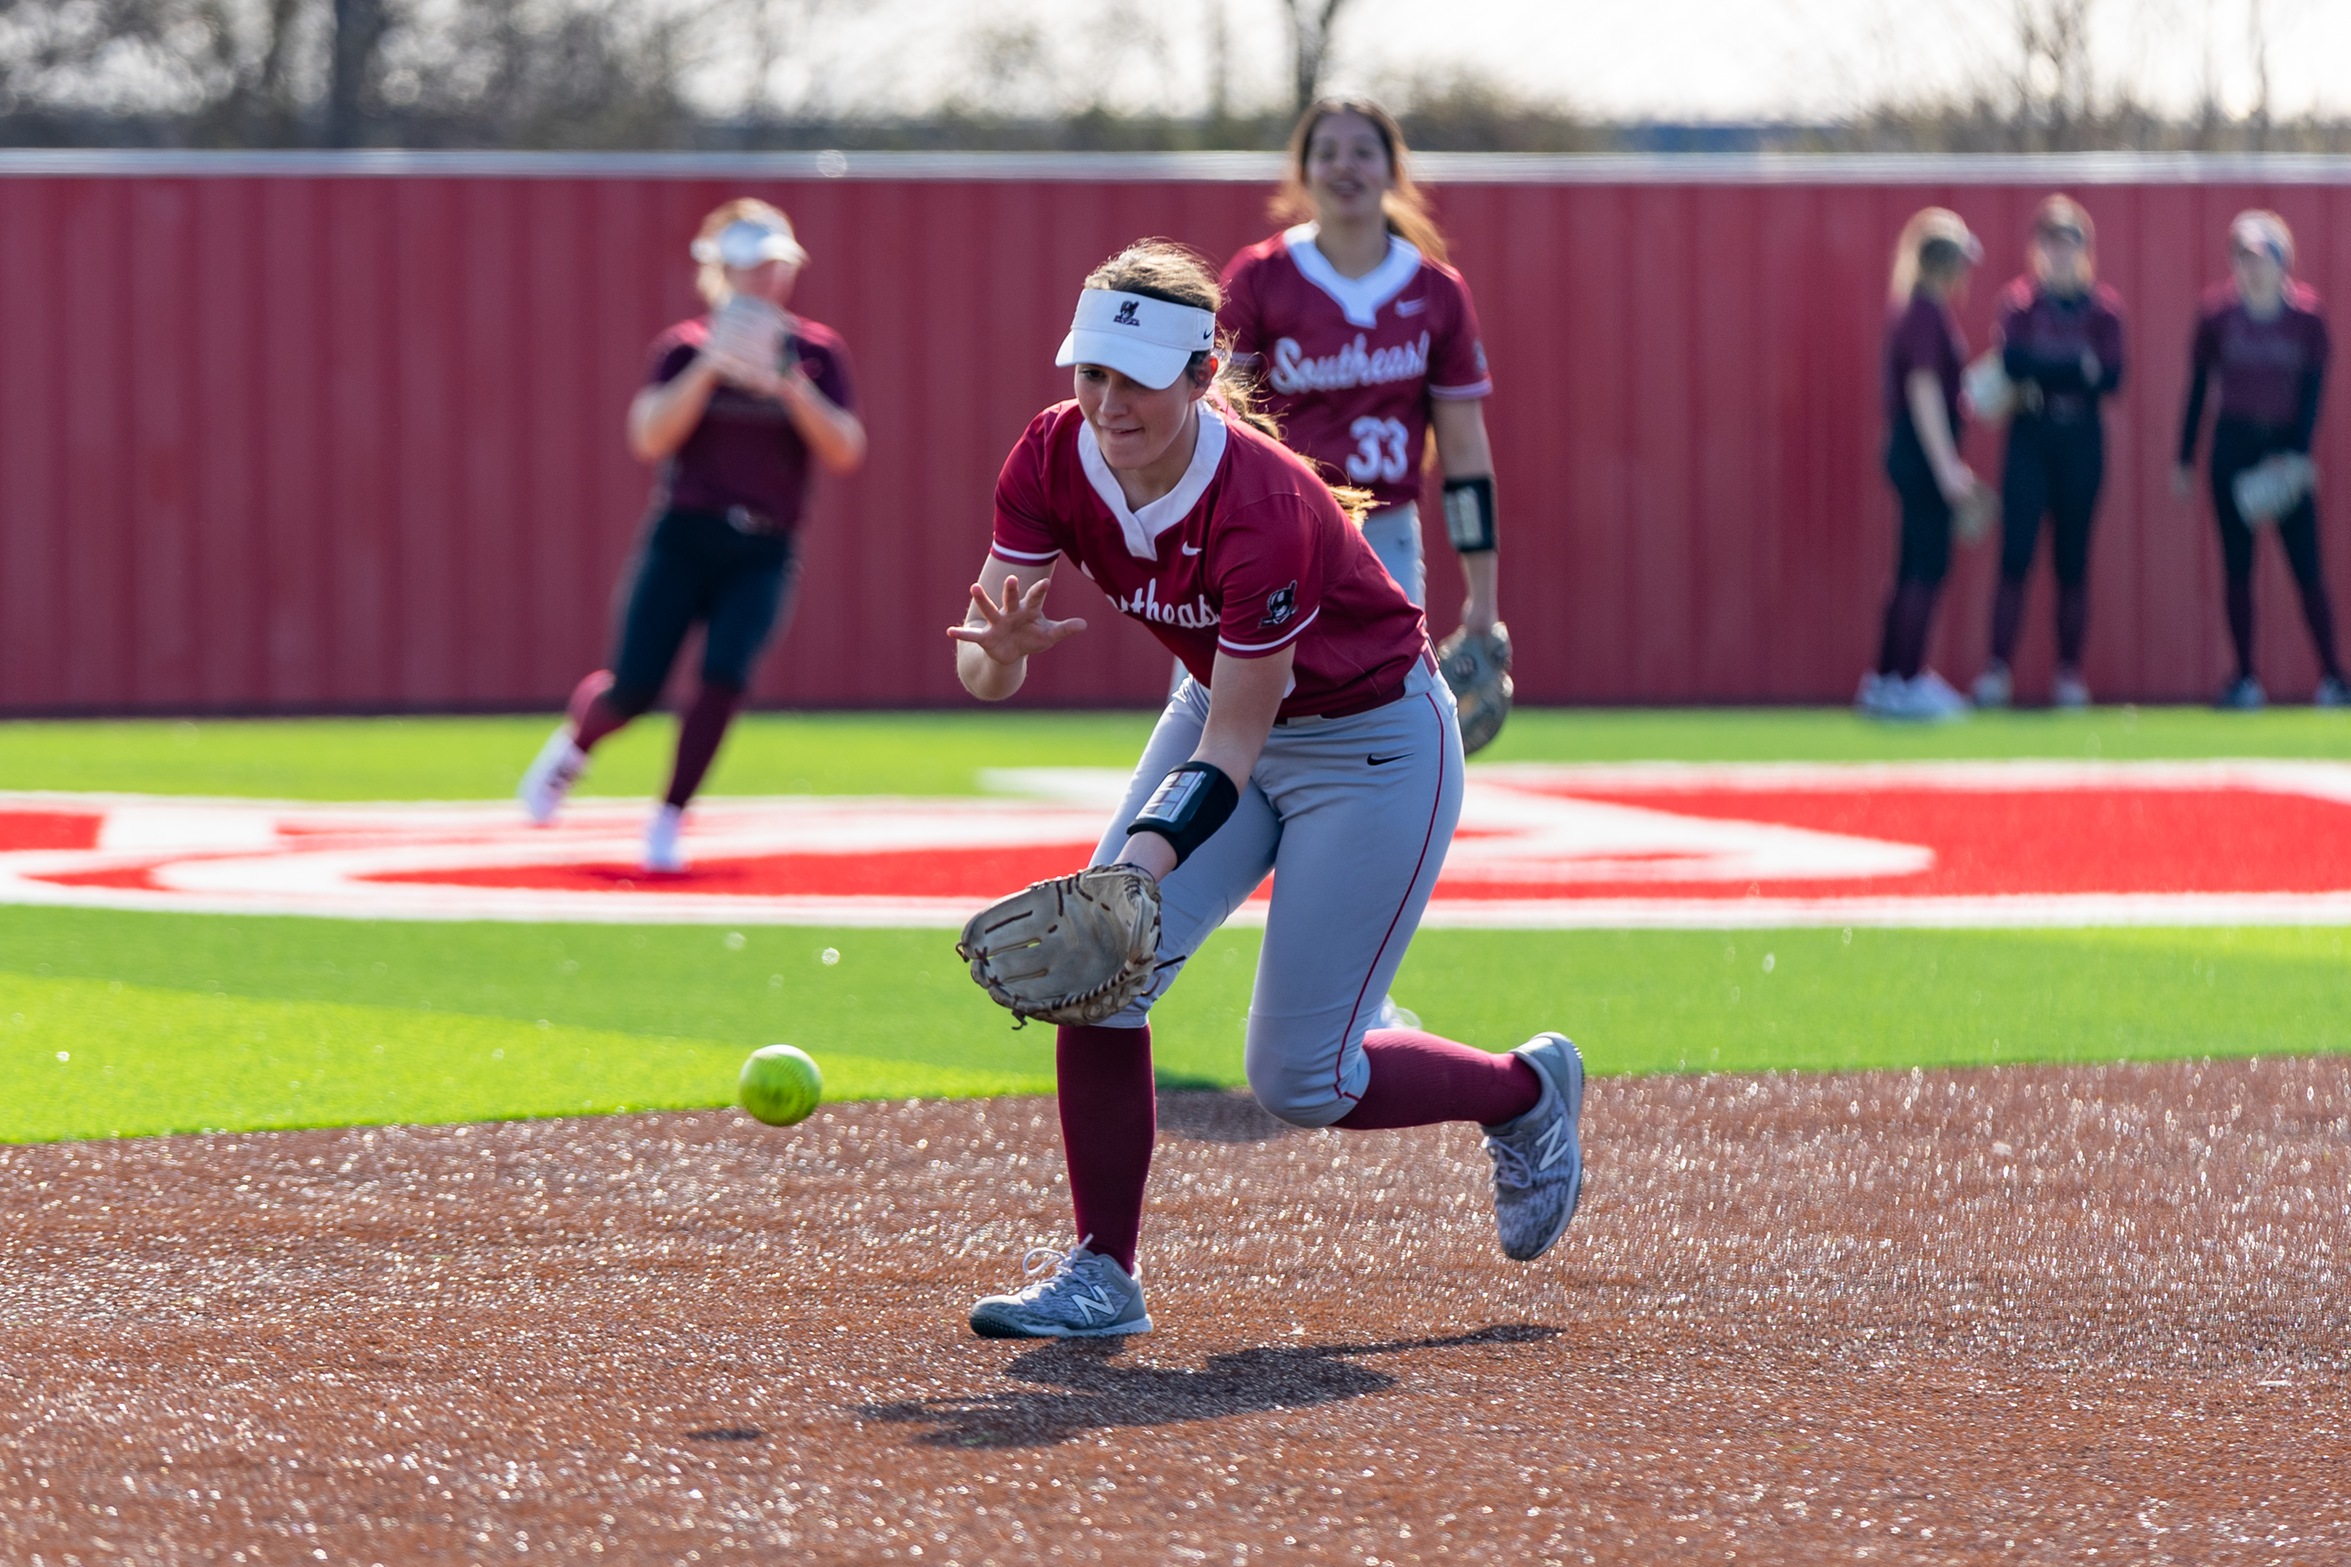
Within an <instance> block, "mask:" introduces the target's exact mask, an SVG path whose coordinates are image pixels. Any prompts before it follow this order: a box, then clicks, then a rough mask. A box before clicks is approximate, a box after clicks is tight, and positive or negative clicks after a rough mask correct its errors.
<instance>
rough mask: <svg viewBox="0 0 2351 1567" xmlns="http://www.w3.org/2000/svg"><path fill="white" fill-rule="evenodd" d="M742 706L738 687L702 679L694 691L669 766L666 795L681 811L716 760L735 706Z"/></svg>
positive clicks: (741, 697)
mask: <svg viewBox="0 0 2351 1567" xmlns="http://www.w3.org/2000/svg"><path fill="white" fill-rule="evenodd" d="M742 705H743V692H742V688H741V687H739V686H725V685H720V684H718V683H716V682H715V681H705V682H703V685H702V689H701V690H699V691H697V692H695V693H694V701H693V705H692V706H690V707H688V708H687V709H686V711H685V713H684V715H683V716H682V717H680V718H679V719H678V756H677V761H676V762H675V763H674V764H672V766H671V767H670V771H669V794H668V795H667V796H666V798H667V799H668V801H669V803H670V804H672V805H674V806H676V807H677V808H678V809H679V810H681V811H682V810H684V809H685V808H686V802H687V801H688V800H691V799H692V798H694V791H695V790H697V789H699V788H701V787H702V775H703V774H704V773H707V772H709V771H710V764H711V763H712V762H713V761H715V760H716V759H717V757H718V743H719V742H720V741H721V740H724V739H725V738H726V737H727V725H729V724H731V723H733V722H734V721H735V709H736V708H738V707H741V706H742Z"/></svg>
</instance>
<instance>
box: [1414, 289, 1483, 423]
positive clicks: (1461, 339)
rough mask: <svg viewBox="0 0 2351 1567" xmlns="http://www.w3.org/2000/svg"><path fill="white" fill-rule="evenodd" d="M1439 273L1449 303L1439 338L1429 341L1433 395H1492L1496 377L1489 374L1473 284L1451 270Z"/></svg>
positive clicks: (1430, 383) (1430, 379)
mask: <svg viewBox="0 0 2351 1567" xmlns="http://www.w3.org/2000/svg"><path fill="white" fill-rule="evenodd" d="M1438 276H1440V277H1442V278H1443V279H1444V280H1445V284H1446V287H1445V290H1444V292H1445V296H1446V305H1445V309H1444V316H1443V319H1442V320H1441V321H1439V322H1438V323H1437V325H1438V328H1439V331H1438V333H1437V335H1436V340H1435V341H1433V342H1431V343H1430V344H1429V395H1430V396H1431V397H1443V398H1464V399H1466V398H1472V397H1486V396H1489V395H1491V394H1492V392H1493V390H1494V379H1493V377H1492V376H1490V375H1488V374H1487V373H1486V345H1485V340H1484V339H1483V338H1482V337H1480V336H1479V334H1478V312H1477V306H1475V305H1474V304H1472V303H1470V298H1469V285H1468V284H1467V283H1464V282H1463V281H1461V279H1460V278H1458V277H1455V276H1454V275H1452V274H1451V273H1439V274H1438ZM1431 314H1435V312H1433V311H1432V312H1431Z"/></svg>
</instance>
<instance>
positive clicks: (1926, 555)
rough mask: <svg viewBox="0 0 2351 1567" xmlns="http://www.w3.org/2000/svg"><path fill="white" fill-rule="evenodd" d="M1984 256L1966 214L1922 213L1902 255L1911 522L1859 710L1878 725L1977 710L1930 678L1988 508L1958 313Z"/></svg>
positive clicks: (1900, 417)
mask: <svg viewBox="0 0 2351 1567" xmlns="http://www.w3.org/2000/svg"><path fill="white" fill-rule="evenodd" d="M1983 253H1984V251H1983V246H1982V245H1981V244H1980V243H1979V242H1978V241H1977V239H1976V237H1975V235H1974V234H1972V233H1970V232H1969V231H1968V227H1967V224H1966V223H1965V222H1964V221H1963V220H1962V219H1961V218H1960V216H1959V214H1958V213H1956V212H1953V211H1950V210H1949V209H1948V208H1944V207H1927V208H1924V209H1923V210H1921V211H1919V212H1917V213H1914V214H1912V216H1911V219H1910V221H1909V222H1908V223H1906V224H1904V225H1903V226H1902V237H1901V238H1900V239H1899V240H1897V241H1896V242H1895V246H1894V271H1893V278H1892V281H1891V283H1890V285H1889V288H1888V298H1889V304H1890V307H1891V308H1890V314H1889V315H1888V317H1887V321H1886V348H1885V394H1884V396H1885V414H1886V424H1887V438H1886V477H1887V478H1888V479H1890V480H1891V481H1893V485H1894V495H1895V498H1896V500H1897V502H1898V503H1899V509H1900V515H1901V542H1900V545H1899V548H1898V551H1897V555H1896V559H1895V565H1894V590H1893V593H1892V594H1891V595H1890V596H1889V597H1888V599H1887V600H1886V617H1885V630H1884V633H1883V635H1882V636H1881V637H1880V639H1879V643H1878V661H1877V667H1876V668H1875V669H1873V670H1871V671H1870V672H1869V673H1868V674H1866V675H1864V676H1862V679H1861V690H1860V693H1859V695H1858V696H1857V697H1856V699H1855V706H1857V707H1858V708H1859V709H1860V710H1861V711H1862V712H1863V713H1866V714H1868V715H1869V716H1871V717H1873V718H1907V719H1927V720H1935V719H1946V718H1957V717H1960V716H1962V715H1963V714H1965V713H1966V711H1967V699H1966V698H1965V697H1963V696H1961V695H1960V694H1959V693H1958V692H1957V691H1955V690H1953V689H1952V688H1951V685H1950V683H1949V682H1947V681H1945V680H1944V679H1943V677H1942V676H1941V675H1938V674H1936V673H1935V672H1934V671H1933V670H1931V669H1928V668H1927V667H1926V647H1927V633H1928V631H1929V630H1930V629H1931V627H1932V625H1933V622H1934V614H1935V599H1936V598H1937V596H1938V595H1939V594H1940V593H1941V591H1942V587H1943V578H1944V576H1945V575H1946V574H1947V573H1948V572H1949V570H1950V568H1951V530H1952V527H1953V525H1954V521H1955V519H1956V513H1957V510H1958V509H1959V508H1963V507H1967V508H1973V507H1977V506H1980V505H1981V497H1980V496H1979V494H1978V486H1977V482H1976V476H1975V474H1974V472H1973V471H1972V470H1971V469H1970V468H1969V467H1968V466H1967V464H1966V463H1964V462H1962V461H1961V460H1960V457H1959V431H1960V424H1961V415H1960V407H1959V379H1960V374H1961V372H1962V371H1963V370H1964V369H1965V368H1966V365H1967V339H1966V338H1965V336H1964V335H1962V333H1961V332H1960V330H1959V317H1958V316H1957V315H1956V314H1955V313H1954V307H1955V306H1956V305H1957V303H1958V302H1959V300H1960V299H1961V298H1962V297H1964V293H1965V290H1966V287H1967V278H1968V274H1969V272H1971V271H1972V270H1973V269H1974V267H1975V264H1976V263H1977V262H1978V261H1979V260H1981V259H1982V258H1983Z"/></svg>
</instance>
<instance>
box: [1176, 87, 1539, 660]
mask: <svg viewBox="0 0 2351 1567" xmlns="http://www.w3.org/2000/svg"><path fill="white" fill-rule="evenodd" d="M1407 159H1408V154H1407V152H1406V149H1405V146H1404V133H1403V131H1401V130H1400V129H1398V127H1397V125H1396V121H1395V120H1394V119H1393V118H1392V117H1391V116H1390V115H1389V113H1388V111H1387V110H1385V109H1383V108H1381V107H1380V106H1379V105H1378V104H1376V103H1373V102H1371V101H1370V100H1368V99H1363V98H1325V99H1323V100H1321V101H1320V102H1318V103H1316V104H1314V105H1313V106H1312V107H1311V108H1309V109H1308V110H1307V111H1306V113H1305V114H1304V115H1303V116H1301V117H1300V118H1299V121H1298V124H1297V128H1296V129H1295V130H1293V131H1292V132H1291V133H1290V149H1289V178H1288V180H1287V181H1286V182H1285V183H1284V185H1283V187H1282V191H1281V194H1280V195H1279V196H1278V197H1277V198H1276V201H1275V210H1276V212H1277V213H1278V214H1279V215H1280V216H1282V217H1286V218H1292V219H1302V220H1303V221H1300V222H1298V223H1297V224H1296V226H1295V227H1292V228H1288V229H1284V230H1283V231H1282V232H1281V233H1279V234H1276V235H1274V236H1272V237H1271V238H1270V239H1265V240H1261V241H1259V242H1258V243H1257V244H1254V245H1251V246H1250V247H1248V248H1247V249H1246V250H1243V251H1242V252H1241V253H1240V254H1239V255H1237V256H1235V257H1233V259H1232V260H1231V261H1230V262H1229V263H1227V264H1226V266H1225V269H1224V278H1223V286H1224V290H1225V304H1224V310H1223V312H1222V313H1221V314H1220V315H1219V317H1218V322H1219V324H1220V325H1221V326H1222V327H1223V328H1224V330H1225V331H1226V332H1227V333H1228V334H1230V336H1231V340H1232V345H1233V357H1234V362H1235V364H1236V365H1237V366H1238V367H1239V368H1240V369H1242V370H1243V371H1246V372H1250V373H1253V374H1255V375H1256V376H1258V377H1259V380H1260V383H1261V386H1262V389H1263V393H1264V400H1265V409H1266V412H1267V413H1269V414H1271V415H1272V416H1273V420H1274V423H1275V425H1276V427H1277V428H1278V429H1279V430H1280V432H1281V438H1282V441H1283V442H1284V444H1286V445H1287V446H1289V448H1290V449H1291V450H1292V451H1295V452H1297V453H1299V454H1300V455H1302V456H1304V457H1306V458H1308V459H1309V460H1311V461H1312V462H1314V463H1316V464H1318V465H1319V466H1320V467H1321V468H1322V470H1323V472H1324V475H1325V476H1326V477H1327V478H1329V479H1330V480H1331V482H1333V483H1339V484H1347V485H1352V486H1355V487H1357V488H1360V489H1363V490H1366V491H1369V492H1370V494H1371V498H1372V510H1371V512H1370V513H1369V514H1368V515H1367V516H1366V517H1365V518H1364V520H1363V536H1364V538H1366V539H1367V540H1369V541H1370V543H1371V547H1372V550H1373V551H1374V553H1376V554H1377V555H1378V556H1379V558H1380V564H1381V565H1383V566H1385V567H1387V568H1388V575H1390V576H1391V577H1394V578H1395V579H1396V582H1397V584H1398V586H1400V587H1402V588H1403V589H1404V593H1405V596H1406V597H1408V598H1409V599H1411V600H1412V602H1413V603H1414V604H1416V605H1423V606H1425V605H1426V603H1427V601H1428V572H1427V567H1426V564H1425V562H1424V561H1423V559H1422V555H1421V534H1420V489H1421V454H1422V452H1423V450H1424V448H1425V445H1426V443H1427V440H1428V437H1429V433H1430V432H1431V431H1433V432H1434V433H1435V436H1436V448H1437V467H1438V469H1439V471H1440V472H1441V473H1442V474H1443V480H1444V487H1445V501H1446V531H1447V533H1448V535H1449V537H1450V538H1451V539H1452V541H1453V546H1454V548H1455V549H1456V550H1457V551H1458V552H1459V553H1460V555H1461V568H1462V575H1463V576H1464V577H1465V578H1467V579H1468V585H1469V590H1468V594H1467V596H1466V598H1465V599H1464V600H1463V602H1462V606H1461V623H1462V624H1463V625H1464V626H1465V627H1467V628H1468V629H1469V630H1470V631H1471V632H1472V633H1473V634H1477V633H1483V632H1488V631H1491V630H1493V629H1494V626H1495V620H1496V616H1497V614H1498V613H1499V610H1498V600H1497V597H1496V587H1495V577H1496V563H1497V555H1496V550H1495V544H1496V540H1495V533H1494V455H1493V449H1492V447H1491V445H1490V444H1489V443H1488V441H1487V439H1486V415H1485V408H1484V399H1485V398H1486V396H1487V395H1488V394H1489V393H1491V392H1492V391H1493V389H1494V383H1493V381H1492V379H1491V378H1490V377H1489V376H1488V375H1487V373H1486V350H1485V347H1484V345H1483V344H1482V343H1480V341H1479V340H1478V320H1477V312H1476V310H1475V309H1473V308H1472V307H1471V304H1470V298H1469V285H1468V284H1466V283H1464V282H1463V281H1462V279H1461V274H1460V273H1458V272H1456V271H1454V270H1453V269H1452V268H1451V267H1450V266H1448V265H1446V262H1445V238H1444V235H1443V234H1442V233H1440V232H1439V231H1438V228H1437V225H1436V222H1435V220H1434V219H1433V218H1431V217H1430V216H1429V213H1428V209H1427V207H1426V205H1425V204H1424V203H1423V202H1422V200H1421V196H1420V192H1419V191H1418V189H1416V188H1415V187H1414V185H1413V183H1412V173H1411V168H1410V165H1409V163H1408V161H1407ZM1456 509H1459V510H1460V512H1461V517H1460V519H1459V520H1458V521H1457V520H1456V518H1455V511H1456Z"/></svg>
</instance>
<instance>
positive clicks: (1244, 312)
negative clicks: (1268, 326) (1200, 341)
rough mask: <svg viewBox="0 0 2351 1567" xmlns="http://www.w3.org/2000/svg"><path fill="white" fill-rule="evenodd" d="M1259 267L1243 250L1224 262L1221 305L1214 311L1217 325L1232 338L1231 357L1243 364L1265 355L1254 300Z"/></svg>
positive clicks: (1259, 318)
mask: <svg viewBox="0 0 2351 1567" xmlns="http://www.w3.org/2000/svg"><path fill="white" fill-rule="evenodd" d="M1261 270H1262V269H1261V268H1260V267H1259V266H1258V265H1257V261H1256V258H1255V257H1254V256H1252V255H1251V254H1250V253H1249V252H1248V251H1246V250H1244V251H1242V252H1241V253H1240V254H1239V255H1237V256H1235V257H1234V258H1233V259H1232V260H1231V261H1229V262H1227V263H1226V264H1225V269H1224V278H1223V284H1224V308H1223V309H1221V310H1219V311H1218V312H1217V313H1216V324H1217V326H1218V327H1220V328H1222V329H1223V330H1224V331H1225V332H1227V333H1228V334H1230V335H1231V337H1232V340H1233V357H1234V358H1235V359H1236V360H1238V361H1239V362H1240V363H1242V364H1245V365H1248V364H1256V363H1258V362H1260V361H1262V360H1263V359H1264V358H1265V326H1264V321H1263V318H1262V315H1261V312H1260V311H1259V309H1258V302H1257V274H1258V273H1259V271H1261Z"/></svg>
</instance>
